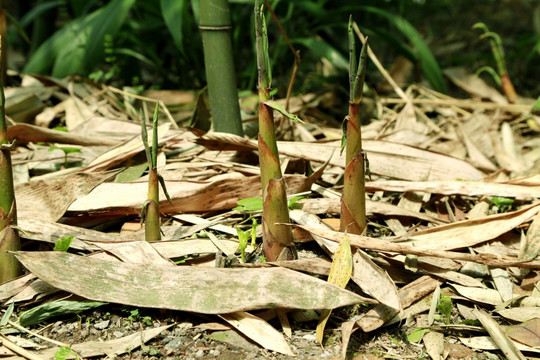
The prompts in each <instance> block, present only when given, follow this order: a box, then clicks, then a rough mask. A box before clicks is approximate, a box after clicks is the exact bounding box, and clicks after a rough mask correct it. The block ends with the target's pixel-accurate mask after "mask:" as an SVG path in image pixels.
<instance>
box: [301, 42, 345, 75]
mask: <svg viewBox="0 0 540 360" xmlns="http://www.w3.org/2000/svg"><path fill="white" fill-rule="evenodd" d="M291 42H293V43H297V44H301V45H304V46H305V47H306V48H307V49H308V50H307V51H310V52H312V53H313V54H315V55H316V56H319V57H324V58H326V59H327V60H328V61H330V62H331V63H332V65H334V66H335V67H336V68H338V69H341V70H349V62H348V61H347V59H346V58H345V57H344V56H343V55H342V54H341V53H340V52H339V51H337V50H336V49H335V48H334V47H332V46H331V45H330V44H328V43H327V42H326V41H324V40H321V39H317V38H296V39H291Z"/></svg>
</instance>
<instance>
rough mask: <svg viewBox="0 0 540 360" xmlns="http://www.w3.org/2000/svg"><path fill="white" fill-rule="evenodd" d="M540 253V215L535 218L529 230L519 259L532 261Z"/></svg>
mask: <svg viewBox="0 0 540 360" xmlns="http://www.w3.org/2000/svg"><path fill="white" fill-rule="evenodd" d="M539 253H540V213H538V214H536V216H535V217H534V219H533V221H532V223H531V226H529V230H527V237H526V238H525V244H524V246H522V247H521V249H520V250H519V255H518V259H520V260H525V261H527V260H532V259H534V258H535V257H537V256H538V254H539Z"/></svg>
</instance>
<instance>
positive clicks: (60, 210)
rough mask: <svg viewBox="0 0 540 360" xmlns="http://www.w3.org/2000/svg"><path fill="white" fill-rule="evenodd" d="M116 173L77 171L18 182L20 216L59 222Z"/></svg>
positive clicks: (16, 192)
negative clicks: (67, 210)
mask: <svg viewBox="0 0 540 360" xmlns="http://www.w3.org/2000/svg"><path fill="white" fill-rule="evenodd" d="M114 175H115V173H104V172H93V173H74V174H69V175H65V176H57V177H54V178H51V179H47V180H38V181H30V182H27V183H24V184H20V185H17V186H16V187H15V196H16V198H17V215H18V217H19V218H32V219H41V220H46V221H50V222H56V221H57V220H58V219H60V218H61V217H62V216H63V215H64V213H65V212H66V209H67V208H68V207H69V206H70V205H71V204H72V203H73V202H74V201H75V200H76V199H77V198H79V197H81V196H84V195H86V194H87V193H89V192H90V191H91V190H92V189H93V188H95V187H96V186H97V185H98V184H100V183H102V182H103V181H105V180H107V179H108V178H110V177H111V176H114Z"/></svg>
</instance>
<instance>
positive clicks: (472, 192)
mask: <svg viewBox="0 0 540 360" xmlns="http://www.w3.org/2000/svg"><path fill="white" fill-rule="evenodd" d="M366 190H368V191H378V190H382V191H392V192H393V191H400V192H406V191H421V192H426V193H433V194H443V195H456V194H459V195H468V196H503V197H509V198H516V199H519V200H531V199H534V198H539V197H540V182H537V183H535V184H529V185H517V184H516V185H514V184H511V183H508V182H502V183H499V182H488V181H399V180H377V181H370V182H366Z"/></svg>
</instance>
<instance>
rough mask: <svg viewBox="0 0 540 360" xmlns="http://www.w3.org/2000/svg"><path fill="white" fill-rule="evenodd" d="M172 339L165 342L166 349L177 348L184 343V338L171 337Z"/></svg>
mask: <svg viewBox="0 0 540 360" xmlns="http://www.w3.org/2000/svg"><path fill="white" fill-rule="evenodd" d="M169 339H170V340H169V341H168V342H167V344H165V350H172V351H174V350H177V349H178V348H179V347H180V345H182V344H183V343H184V339H183V338H172V339H171V338H169Z"/></svg>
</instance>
